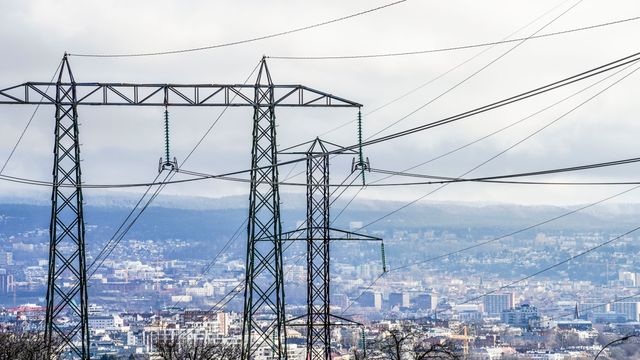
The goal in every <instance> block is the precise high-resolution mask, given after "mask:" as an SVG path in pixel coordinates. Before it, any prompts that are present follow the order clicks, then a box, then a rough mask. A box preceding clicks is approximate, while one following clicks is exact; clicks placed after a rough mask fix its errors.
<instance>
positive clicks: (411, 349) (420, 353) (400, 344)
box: [379, 327, 460, 360]
mask: <svg viewBox="0 0 640 360" xmlns="http://www.w3.org/2000/svg"><path fill="white" fill-rule="evenodd" d="M429 340H430V339H429V338H428V337H426V336H423V335H421V334H420V333H419V332H417V331H415V330H411V329H409V328H408V327H403V328H402V329H399V330H390V331H389V332H388V336H386V337H385V338H384V339H383V340H382V342H381V343H380V345H379V350H380V352H382V353H383V354H384V355H385V356H387V357H388V358H389V359H391V360H427V359H438V360H457V359H460V356H459V355H458V354H457V353H456V347H455V346H454V345H453V344H452V343H448V342H444V343H441V342H433V341H429Z"/></svg>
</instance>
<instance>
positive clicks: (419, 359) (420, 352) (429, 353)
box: [411, 342, 460, 360]
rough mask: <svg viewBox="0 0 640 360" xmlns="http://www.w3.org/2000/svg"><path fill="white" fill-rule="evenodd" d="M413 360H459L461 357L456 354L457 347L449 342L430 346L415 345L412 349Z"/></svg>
mask: <svg viewBox="0 0 640 360" xmlns="http://www.w3.org/2000/svg"><path fill="white" fill-rule="evenodd" d="M411 353H412V359H413V360H426V359H438V360H457V359H460V355H458V354H457V353H456V347H455V346H454V345H453V344H451V343H448V342H445V343H435V344H430V345H429V346H424V345H419V344H415V345H414V346H413V348H412V349H411Z"/></svg>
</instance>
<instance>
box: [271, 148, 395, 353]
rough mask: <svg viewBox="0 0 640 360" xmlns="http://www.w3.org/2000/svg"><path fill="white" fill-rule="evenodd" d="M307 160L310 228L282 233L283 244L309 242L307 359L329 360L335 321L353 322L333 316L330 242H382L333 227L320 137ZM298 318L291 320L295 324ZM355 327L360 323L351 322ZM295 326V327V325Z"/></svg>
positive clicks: (325, 155)
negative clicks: (333, 319) (332, 329)
mask: <svg viewBox="0 0 640 360" xmlns="http://www.w3.org/2000/svg"><path fill="white" fill-rule="evenodd" d="M305 154H306V157H307V161H306V165H307V169H306V175H307V219H306V228H304V229H298V230H294V231H290V232H286V233H283V234H282V239H283V241H289V240H305V241H306V243H307V314H306V323H305V326H306V330H307V352H306V359H307V360H329V359H330V357H331V326H332V325H337V324H336V323H335V322H332V318H337V319H339V320H342V321H347V322H351V321H349V320H347V319H345V318H343V317H339V316H336V315H333V314H331V313H330V305H331V302H330V294H329V289H330V285H331V277H330V246H329V245H330V243H331V241H334V240H364V241H381V240H382V239H380V238H376V237H373V236H368V235H363V234H357V233H354V232H349V231H343V230H338V229H334V228H331V227H330V226H329V224H330V220H331V218H330V189H329V151H328V150H327V147H326V146H325V143H324V142H323V141H322V140H320V139H318V138H316V139H315V140H314V141H313V142H312V144H311V147H310V148H309V150H307V152H306V153H305ZM293 321H295V319H290V320H289V322H293ZM351 324H353V325H359V324H358V323H355V322H351ZM293 325H295V324H293Z"/></svg>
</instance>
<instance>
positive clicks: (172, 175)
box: [89, 63, 260, 277]
mask: <svg viewBox="0 0 640 360" xmlns="http://www.w3.org/2000/svg"><path fill="white" fill-rule="evenodd" d="M259 65H260V63H258V64H257V65H256V66H255V67H254V68H253V70H252V71H251V73H250V74H249V76H247V78H246V79H245V81H244V83H245V84H246V83H247V82H248V81H249V79H250V78H251V76H253V74H254V73H255V71H256V70H257V69H258V66H259ZM237 96H238V95H237V94H236V95H234V96H233V99H235V98H236V97H237ZM233 99H232V100H231V101H233ZM228 108H229V106H226V107H224V108H223V109H222V111H221V112H220V114H218V117H217V118H216V119H215V120H214V121H213V123H212V124H211V126H210V127H209V128H208V129H207V131H206V132H205V133H204V134H203V136H202V137H201V138H200V139H199V140H198V142H197V143H196V145H195V146H194V147H193V148H192V149H191V151H190V152H189V153H188V154H187V156H186V157H185V159H184V160H183V161H182V164H181V165H184V164H185V163H186V162H187V161H188V160H189V159H190V158H191V155H193V153H194V151H195V150H196V149H197V148H198V147H199V146H200V145H201V144H202V142H203V141H204V139H205V138H206V137H207V136H208V135H209V133H210V132H211V130H212V129H213V127H214V126H215V125H216V124H217V123H218V121H220V119H221V118H222V116H223V115H224V114H225V112H226V111H227V109H228ZM175 174H176V172H169V173H168V174H167V176H166V177H165V179H164V182H166V181H167V180H169V181H170V180H171V179H173V177H174V176H175ZM158 176H160V173H158V175H157V176H156V178H155V179H156V180H157V179H158ZM153 182H155V180H154V181H153ZM153 182H152V183H153ZM150 186H152V185H150ZM165 186H166V184H160V186H159V187H158V188H157V189H156V191H155V192H154V194H153V195H152V196H151V197H150V198H149V200H148V201H147V203H146V204H145V205H144V206H143V207H142V208H141V210H140V212H139V213H138V215H136V217H135V218H133V220H132V222H131V223H130V224H129V225H128V226H127V227H126V228H125V230H124V231H123V232H122V233H121V234H120V235H119V236H118V238H117V239H115V234H114V237H112V238H111V239H110V240H109V241H108V242H107V244H106V245H105V247H104V248H103V249H102V251H101V252H100V254H102V253H103V252H104V251H105V249H107V248H108V246H109V245H110V244H111V243H112V242H113V241H115V243H113V246H112V247H111V249H109V250H108V252H107V255H106V256H104V257H103V258H102V260H101V261H100V264H99V265H98V266H97V267H96V268H95V269H94V271H93V272H92V273H91V274H90V275H89V277H91V276H92V275H93V274H94V273H95V272H96V271H97V270H98V268H100V266H101V265H102V264H103V263H104V261H105V260H106V258H107V257H108V256H109V255H110V254H111V253H112V252H113V250H114V249H115V248H116V246H118V244H119V243H120V242H121V241H122V239H123V238H124V236H125V235H126V234H127V232H129V230H130V229H131V228H132V227H133V225H134V224H135V223H136V221H137V220H138V219H139V218H140V216H141V215H142V213H144V211H145V210H146V209H147V207H149V205H150V204H151V202H152V201H153V200H155V198H156V197H157V196H158V195H159V194H160V192H162V190H163V189H164V188H165ZM150 189H151V187H149V188H147V191H145V193H144V194H143V195H142V197H141V198H140V200H138V203H137V204H136V206H135V207H134V208H133V209H132V210H131V212H130V213H129V215H128V216H127V218H126V219H125V220H124V221H123V223H122V224H121V225H120V227H119V229H120V228H122V226H123V225H124V224H125V223H126V221H127V220H128V219H129V218H130V217H131V215H132V214H133V212H134V211H135V210H136V208H137V207H138V206H139V204H140V202H141V201H142V200H143V199H144V197H145V196H146V195H147V193H148V192H149V190H150ZM96 261H97V258H96V260H94V263H95V262H96ZM91 265H93V264H91Z"/></svg>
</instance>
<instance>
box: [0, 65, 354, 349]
mask: <svg viewBox="0 0 640 360" xmlns="http://www.w3.org/2000/svg"><path fill="white" fill-rule="evenodd" d="M49 87H55V89H56V96H55V97H54V96H50V95H48V94H47V89H48V88H49ZM0 104H11V105H42V104H44V105H54V106H55V108H56V127H55V149H54V170H53V183H54V186H53V196H52V199H51V200H52V215H51V244H50V264H49V278H48V287H47V321H46V331H45V332H46V338H47V340H48V344H49V347H51V344H52V342H51V339H52V338H53V337H54V336H56V337H61V338H62V340H63V341H64V342H63V346H65V345H67V346H68V347H69V348H70V349H71V350H72V351H73V352H74V354H77V355H76V356H80V357H82V358H83V359H86V358H88V357H89V353H88V351H89V340H88V326H87V320H88V319H87V290H86V281H87V275H86V269H85V268H86V263H85V247H84V223H83V220H82V219H83V213H82V191H81V187H80V185H81V177H80V165H79V164H80V163H79V161H80V148H79V142H78V113H77V106H78V105H83V106H155V107H164V108H165V109H166V108H167V107H169V106H179V107H252V108H253V110H254V116H253V133H252V135H253V142H252V151H251V165H252V169H253V170H252V171H251V179H252V180H253V181H252V183H251V189H250V190H251V192H250V198H249V202H250V206H249V208H250V210H249V215H250V219H251V221H249V224H248V241H247V242H248V245H247V263H246V269H247V271H246V283H245V307H244V310H245V315H244V321H243V337H242V343H243V351H242V354H243V355H242V356H243V359H246V360H249V359H251V358H252V357H253V355H254V353H255V352H256V351H257V350H258V349H259V348H261V347H267V348H268V349H269V351H272V352H273V357H274V358H276V359H282V358H286V349H285V339H286V334H285V328H284V289H283V284H282V280H283V278H282V246H281V235H282V231H281V225H280V196H279V192H278V185H277V184H278V170H277V167H275V166H273V165H274V164H277V150H276V130H275V129H276V128H275V108H276V107H292V108H298V107H341V108H356V107H358V108H359V107H361V106H362V105H360V104H358V103H356V102H353V101H350V100H347V99H344V98H341V97H338V96H334V95H332V94H329V93H326V92H323V91H319V90H316V89H312V88H310V87H307V86H304V85H299V84H297V85H274V84H273V82H272V81H271V75H270V74H269V69H268V68H267V64H266V61H265V58H263V59H262V61H261V63H260V71H259V73H258V79H257V81H256V83H255V84H254V85H251V84H246V85H245V84H241V85H238V84H203V83H198V84H166V83H165V84H163V83H121V82H118V83H111V82H79V83H77V82H75V80H74V78H73V75H72V73H71V70H70V68H69V62H68V60H67V55H66V54H65V56H64V58H63V60H62V67H61V70H60V73H59V76H58V80H57V82H55V83H53V82H40V81H37V82H33V81H31V82H25V83H22V84H18V85H14V86H10V87H7V88H2V89H0ZM165 160H166V159H165ZM162 165H163V164H162V162H161V167H162ZM63 281H64V282H66V283H67V284H69V283H71V284H72V286H71V287H68V286H63V285H62V283H63ZM65 311H66V313H65ZM67 314H71V315H72V316H71V318H72V326H68V327H67V326H65V327H61V326H58V324H57V323H56V319H59V318H60V317H61V316H63V315H67ZM259 317H261V318H259ZM73 324H75V325H73ZM55 350H56V349H50V351H55Z"/></svg>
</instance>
